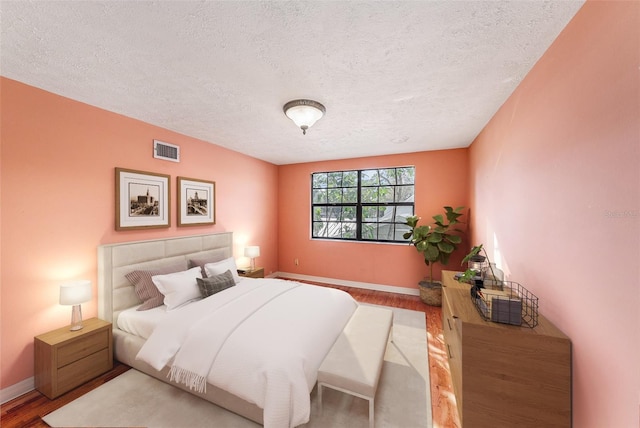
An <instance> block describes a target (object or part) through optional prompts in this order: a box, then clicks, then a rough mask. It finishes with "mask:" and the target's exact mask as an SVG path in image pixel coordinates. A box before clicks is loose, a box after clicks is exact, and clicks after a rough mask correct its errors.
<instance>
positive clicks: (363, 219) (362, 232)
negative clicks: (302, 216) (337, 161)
mask: <svg viewBox="0 0 640 428" xmlns="http://www.w3.org/2000/svg"><path fill="white" fill-rule="evenodd" d="M414 178H415V167H412V166H407V167H401V168H380V169H366V170H358V171H332V172H315V173H313V174H312V175H311V195H312V200H311V217H312V218H311V230H312V233H311V236H312V238H324V239H342V240H353V241H375V242H407V241H406V240H405V239H403V238H402V235H403V234H404V233H405V232H407V231H408V230H409V227H408V226H407V225H405V224H404V223H405V222H406V219H407V217H409V216H412V215H413V213H414Z"/></svg>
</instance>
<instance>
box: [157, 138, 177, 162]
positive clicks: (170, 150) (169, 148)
mask: <svg viewBox="0 0 640 428" xmlns="http://www.w3.org/2000/svg"><path fill="white" fill-rule="evenodd" d="M153 157H154V158H156V159H164V160H168V161H171V162H180V147H179V146H176V145H174V144H169V143H165V142H164V141H159V140H153Z"/></svg>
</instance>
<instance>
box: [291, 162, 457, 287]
mask: <svg viewBox="0 0 640 428" xmlns="http://www.w3.org/2000/svg"><path fill="white" fill-rule="evenodd" d="M467 161H468V156H467V149H459V150H443V151H431V152H420V153H409V154H402V155H389V156H377V157H368V158H358V159H345V160H337V161H326V162H313V163H303V164H294V165H284V166H280V168H279V180H278V182H279V185H278V186H279V192H278V200H279V202H278V224H279V231H280V232H279V239H278V254H279V259H278V265H279V267H280V271H282V272H286V273H292V274H298V275H310V276H317V277H323V278H336V279H340V280H346V281H355V282H364V283H370V284H380V285H390V286H396V287H405V288H415V289H417V288H418V285H417V284H418V281H420V280H421V279H422V278H423V277H424V276H425V275H426V274H427V267H426V266H425V264H424V260H423V259H422V258H421V256H420V254H418V253H417V252H416V250H415V248H413V247H411V246H409V245H408V244H377V243H357V242H345V241H331V240H318V239H313V240H312V239H311V238H310V236H311V232H310V219H311V206H310V203H311V174H312V173H314V172H322V171H340V170H352V169H366V168H384V167H397V166H408V165H414V166H415V167H416V187H415V193H416V201H415V206H416V215H419V216H421V217H422V221H421V222H420V224H428V223H431V222H432V219H431V216H433V215H435V214H441V213H443V212H444V209H443V208H442V207H443V206H445V205H451V206H454V207H455V206H461V205H467V198H468V172H467V168H468V163H467ZM465 218H466V216H465ZM467 241H468V240H467ZM465 248H466V247H465ZM463 252H464V251H463V250H462V248H461V249H459V251H458V252H457V253H458V254H456V257H452V259H451V260H450V262H449V268H450V269H455V268H457V266H459V264H460V260H461V258H462V257H463V256H464V254H463ZM295 259H298V261H299V265H297V266H296V265H295V263H294V260H295ZM434 276H435V277H436V278H439V277H440V266H439V265H437V267H434Z"/></svg>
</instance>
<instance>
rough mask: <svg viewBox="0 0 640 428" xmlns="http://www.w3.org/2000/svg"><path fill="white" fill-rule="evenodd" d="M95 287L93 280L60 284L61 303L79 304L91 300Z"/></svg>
mask: <svg viewBox="0 0 640 428" xmlns="http://www.w3.org/2000/svg"><path fill="white" fill-rule="evenodd" d="M92 295H93V289H92V287H91V281H89V280H81V281H74V282H70V283H67V284H63V285H61V286H60V304H61V305H79V304H81V303H84V302H88V301H89V300H91V298H92Z"/></svg>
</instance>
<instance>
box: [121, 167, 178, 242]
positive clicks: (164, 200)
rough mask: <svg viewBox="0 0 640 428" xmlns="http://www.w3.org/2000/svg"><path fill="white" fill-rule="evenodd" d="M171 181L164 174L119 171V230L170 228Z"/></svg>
mask: <svg viewBox="0 0 640 428" xmlns="http://www.w3.org/2000/svg"><path fill="white" fill-rule="evenodd" d="M170 179H171V177H170V176H168V175H165V174H155V173H153V172H145V171H136V170H132V169H124V168H116V230H131V229H147V228H161V227H169V226H170V225H171V215H170V211H169V198H170V194H171V192H170V188H169V184H170Z"/></svg>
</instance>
